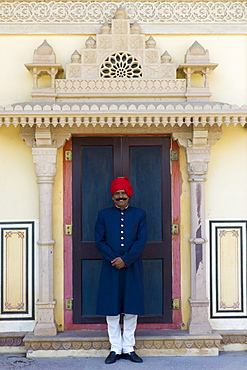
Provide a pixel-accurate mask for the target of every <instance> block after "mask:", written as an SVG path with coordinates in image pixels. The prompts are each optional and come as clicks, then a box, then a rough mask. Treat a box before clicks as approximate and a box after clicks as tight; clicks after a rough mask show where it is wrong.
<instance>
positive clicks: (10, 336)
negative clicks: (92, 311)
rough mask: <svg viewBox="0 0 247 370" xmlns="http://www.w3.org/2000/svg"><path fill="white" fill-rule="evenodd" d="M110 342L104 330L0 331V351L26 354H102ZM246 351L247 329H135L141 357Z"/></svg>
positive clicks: (51, 355)
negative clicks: (209, 331)
mask: <svg viewBox="0 0 247 370" xmlns="http://www.w3.org/2000/svg"><path fill="white" fill-rule="evenodd" d="M109 348H110V344H109V341H108V337H107V333H106V332H105V331H90V330H88V331H68V332H59V333H58V335H57V336H53V337H50V336H34V335H33V333H26V332H16V333H9V332H6V333H0V353H26V355H27V357H30V358H31V357H67V356H76V357H86V356H90V357H105V356H107V354H108V353H109ZM244 350H247V330H219V331H215V332H213V334H207V335H206V334H205V335H190V334H188V332H187V331H185V330H139V331H137V332H136V351H137V353H138V354H139V355H141V356H144V357H145V356H217V355H218V354H219V351H244Z"/></svg>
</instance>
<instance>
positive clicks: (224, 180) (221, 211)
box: [206, 125, 247, 220]
mask: <svg viewBox="0 0 247 370" xmlns="http://www.w3.org/2000/svg"><path fill="white" fill-rule="evenodd" d="M207 179H208V180H207V183H206V217H207V218H208V219H220V220H222V219H228V220H231V219H238V220H241V219H247V192H246V185H247V130H246V129H245V128H243V127H241V126H239V125H238V126H237V127H234V126H233V125H230V126H229V127H225V126H223V136H222V138H221V140H219V141H218V142H217V144H216V145H214V146H213V147H212V148H211V159H210V164H209V172H208V176H207Z"/></svg>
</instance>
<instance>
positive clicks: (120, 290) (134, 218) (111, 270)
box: [95, 206, 147, 316]
mask: <svg viewBox="0 0 247 370" xmlns="http://www.w3.org/2000/svg"><path fill="white" fill-rule="evenodd" d="M95 241H96V247H97V249H98V251H99V252H100V253H101V255H102V257H103V262H102V270H101V275H100V282H99V293H98V304H97V314H98V315H104V316H115V315H118V314H119V313H127V314H135V315H142V314H144V298H143V266H142V252H143V250H144V248H145V243H146V241H147V224H146V212H145V211H143V210H142V209H140V208H135V207H131V206H129V207H128V208H126V209H125V210H123V211H121V210H120V209H119V208H117V207H111V208H106V209H103V210H102V211H100V212H99V214H98V219H97V222H96V225H95ZM116 257H121V258H122V260H123V261H124V262H125V264H126V267H124V268H122V269H117V268H116V267H113V266H112V265H111V261H112V260H113V259H114V258H116Z"/></svg>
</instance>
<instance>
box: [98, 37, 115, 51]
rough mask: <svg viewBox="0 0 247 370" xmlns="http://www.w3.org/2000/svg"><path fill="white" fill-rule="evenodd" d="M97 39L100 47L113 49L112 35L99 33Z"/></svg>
mask: <svg viewBox="0 0 247 370" xmlns="http://www.w3.org/2000/svg"><path fill="white" fill-rule="evenodd" d="M97 40H98V47H99V49H109V50H111V49H112V36H111V35H98V37H97Z"/></svg>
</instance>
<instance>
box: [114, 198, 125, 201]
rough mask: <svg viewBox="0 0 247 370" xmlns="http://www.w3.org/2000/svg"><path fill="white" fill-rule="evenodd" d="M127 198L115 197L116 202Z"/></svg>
mask: <svg viewBox="0 0 247 370" xmlns="http://www.w3.org/2000/svg"><path fill="white" fill-rule="evenodd" d="M127 199H128V198H117V199H115V200H116V201H117V202H119V201H120V200H127Z"/></svg>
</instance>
